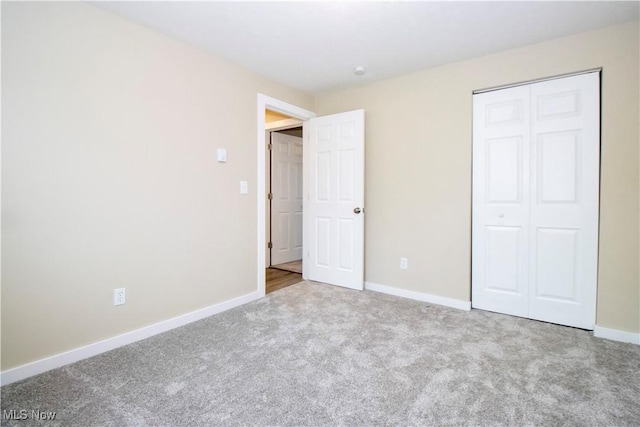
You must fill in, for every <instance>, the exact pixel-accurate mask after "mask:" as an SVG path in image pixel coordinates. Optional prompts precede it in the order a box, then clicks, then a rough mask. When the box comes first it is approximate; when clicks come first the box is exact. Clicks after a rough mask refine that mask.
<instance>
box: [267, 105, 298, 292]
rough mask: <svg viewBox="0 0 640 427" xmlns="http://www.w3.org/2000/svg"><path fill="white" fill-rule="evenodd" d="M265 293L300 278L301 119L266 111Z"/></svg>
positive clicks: (295, 281)
mask: <svg viewBox="0 0 640 427" xmlns="http://www.w3.org/2000/svg"><path fill="white" fill-rule="evenodd" d="M265 128H266V134H265V143H266V150H267V152H266V154H265V155H266V164H265V169H266V176H265V181H266V183H267V201H266V203H267V206H266V209H265V211H266V224H265V229H266V244H267V250H266V259H265V264H266V266H267V269H266V287H265V293H267V294H268V293H270V292H273V291H276V290H278V289H282V288H284V287H287V286H289V285H292V284H295V283H298V282H300V281H302V205H303V200H302V193H303V192H302V153H303V144H302V121H301V120H298V119H295V118H293V117H290V116H288V115H285V114H281V113H277V112H274V111H271V110H268V109H267V110H266V111H265Z"/></svg>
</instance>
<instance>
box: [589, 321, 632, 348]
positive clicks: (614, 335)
mask: <svg viewBox="0 0 640 427" xmlns="http://www.w3.org/2000/svg"><path fill="white" fill-rule="evenodd" d="M593 336H594V337H598V338H606V339H608V340H613V341H621V342H628V343H631V344H636V345H640V333H637V332H627V331H620V330H618V329H609V328H603V327H602V326H598V325H596V326H594V328H593Z"/></svg>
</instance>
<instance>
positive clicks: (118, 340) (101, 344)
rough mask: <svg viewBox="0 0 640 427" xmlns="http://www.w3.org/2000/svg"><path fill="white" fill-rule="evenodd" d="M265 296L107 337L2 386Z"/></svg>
mask: <svg viewBox="0 0 640 427" xmlns="http://www.w3.org/2000/svg"><path fill="white" fill-rule="evenodd" d="M261 296H262V295H261V294H260V292H259V291H255V292H252V293H250V294H246V295H243V296H241V297H237V298H234V299H231V300H229V301H225V302H221V303H220V304H215V305H212V306H209V307H205V308H202V309H200V310H196V311H192V312H190V313H186V314H183V315H181V316H177V317H174V318H172V319H168V320H163V321H162V322H158V323H154V324H153V325H149V326H145V327H144V328H140V329H136V330H135V331H131V332H127V333H124V334H122V335H117V336H115V337H111V338H107V339H105V340H102V341H98V342H95V343H93V344H89V345H86V346H83V347H79V348H75V349H73V350H69V351H66V352H64V353H60V354H56V355H53V356H50V357H46V358H44V359H40V360H36V361H35V362H31V363H27V364H25V365H22V366H18V367H15V368H11V369H7V370H6V371H3V372H1V373H0V385H7V384H11V383H13V382H16V381H20V380H23V379H25V378H29V377H32V376H34V375H38V374H41V373H43V372H46V371H50V370H51V369H55V368H60V367H61V366H64V365H68V364H70V363H74V362H77V361H79V360H82V359H87V358H89V357H92V356H96V355H98V354H100V353H104V352H107V351H110V350H113V349H115V348H118V347H122V346H124V345H127V344H131V343H134V342H136V341H140V340H143V339H145V338H149V337H152V336H154V335H157V334H161V333H163V332H166V331H169V330H171V329H175V328H178V327H180V326H183V325H186V324H188V323H191V322H195V321H196V320H200V319H204V318H205V317H209V316H212V315H214V314H218V313H221V312H223V311H226V310H229V309H232V308H234V307H238V306H240V305H243V304H247V303H249V302H251V301H254V300H257V299H259V298H261Z"/></svg>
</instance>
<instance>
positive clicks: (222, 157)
mask: <svg viewBox="0 0 640 427" xmlns="http://www.w3.org/2000/svg"><path fill="white" fill-rule="evenodd" d="M217 157H218V162H220V163H224V162H226V161H227V150H226V149H224V148H218V155H217Z"/></svg>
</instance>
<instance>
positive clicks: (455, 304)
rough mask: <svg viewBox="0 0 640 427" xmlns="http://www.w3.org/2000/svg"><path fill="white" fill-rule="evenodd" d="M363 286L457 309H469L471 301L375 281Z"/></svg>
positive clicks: (369, 289) (365, 283)
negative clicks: (394, 286) (395, 286)
mask: <svg viewBox="0 0 640 427" xmlns="http://www.w3.org/2000/svg"><path fill="white" fill-rule="evenodd" d="M364 288H365V289H366V290H368V291H375V292H381V293H383V294H389V295H395V296H398V297H402V298H409V299H414V300H417V301H424V302H428V303H431V304H437V305H444V306H446V307H451V308H457V309H458V310H465V311H469V310H471V301H460V300H457V299H453V298H446V297H440V296H437V295H431V294H424V293H422V292H415V291H408V290H406V289H400V288H393V287H391V286H385V285H379V284H377V283H371V282H364Z"/></svg>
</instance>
